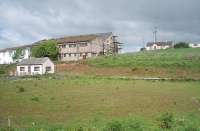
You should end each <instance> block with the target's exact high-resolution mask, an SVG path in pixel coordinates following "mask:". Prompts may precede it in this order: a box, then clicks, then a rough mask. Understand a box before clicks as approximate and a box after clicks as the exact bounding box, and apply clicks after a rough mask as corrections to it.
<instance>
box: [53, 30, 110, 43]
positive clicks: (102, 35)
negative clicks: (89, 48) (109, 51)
mask: <svg viewBox="0 0 200 131" xmlns="http://www.w3.org/2000/svg"><path fill="white" fill-rule="evenodd" d="M110 35H112V32H108V33H97V34H87V35H75V36H66V37H63V38H57V39H56V41H57V42H58V44H63V43H71V42H72V43H73V42H90V41H92V40H94V39H96V38H101V39H103V40H105V39H107V38H108V37H109V36H110Z"/></svg>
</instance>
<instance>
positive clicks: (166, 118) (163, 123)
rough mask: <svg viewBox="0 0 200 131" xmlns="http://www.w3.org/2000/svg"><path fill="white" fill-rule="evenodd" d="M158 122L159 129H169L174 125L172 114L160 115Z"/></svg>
mask: <svg viewBox="0 0 200 131" xmlns="http://www.w3.org/2000/svg"><path fill="white" fill-rule="evenodd" d="M158 120H159V127H160V128H162V129H171V128H172V127H173V124H174V116H173V114H172V113H165V114H163V115H161V117H160V118H159V119H158Z"/></svg>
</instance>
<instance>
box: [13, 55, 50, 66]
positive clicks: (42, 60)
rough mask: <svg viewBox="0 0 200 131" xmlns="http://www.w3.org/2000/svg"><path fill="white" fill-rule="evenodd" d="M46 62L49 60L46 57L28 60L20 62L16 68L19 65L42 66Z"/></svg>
mask: <svg viewBox="0 0 200 131" xmlns="http://www.w3.org/2000/svg"><path fill="white" fill-rule="evenodd" d="M47 60H49V58H48V57H44V58H30V59H24V60H22V61H21V62H19V63H18V64H17V66H21V65H42V64H44V63H45V62H46V61H47Z"/></svg>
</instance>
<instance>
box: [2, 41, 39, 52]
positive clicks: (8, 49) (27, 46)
mask: <svg viewBox="0 0 200 131" xmlns="http://www.w3.org/2000/svg"><path fill="white" fill-rule="evenodd" d="M38 44H39V43H38V42H37V43H33V44H30V45H23V46H17V47H11V48H6V49H2V50H0V52H6V51H12V50H16V49H18V48H22V49H24V48H31V47H33V46H36V45H38Z"/></svg>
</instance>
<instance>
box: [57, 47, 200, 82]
mask: <svg viewBox="0 0 200 131" xmlns="http://www.w3.org/2000/svg"><path fill="white" fill-rule="evenodd" d="M199 67H200V48H196V49H192V48H187V49H168V50H158V51H149V52H138V53H127V54H120V55H116V56H105V57H98V58H92V59H88V60H86V61H83V62H78V63H72V64H69V63H68V64H57V71H58V72H62V73H63V72H67V73H76V74H81V75H97V76H126V77H127V76H129V77H162V78H174V79H195V80H200V68H199Z"/></svg>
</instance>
